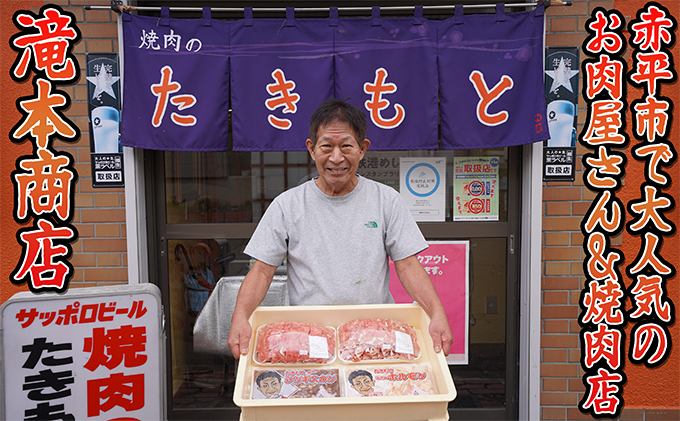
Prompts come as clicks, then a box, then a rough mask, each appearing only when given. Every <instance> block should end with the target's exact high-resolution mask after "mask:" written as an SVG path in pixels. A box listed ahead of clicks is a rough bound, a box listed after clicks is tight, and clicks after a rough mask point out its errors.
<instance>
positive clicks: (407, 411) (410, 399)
mask: <svg viewBox="0 0 680 421" xmlns="http://www.w3.org/2000/svg"><path fill="white" fill-rule="evenodd" d="M360 318H390V319H397V320H400V321H402V322H406V323H410V324H411V325H413V327H415V329H416V333H417V336H418V342H419V343H420V346H421V350H422V351H421V356H420V358H419V359H418V360H416V361H415V363H430V364H431V366H432V378H433V381H434V383H435V389H436V391H437V394H434V395H420V396H399V397H393V396H375V397H370V398H365V397H361V398H346V397H338V398H319V399H288V400H286V399H274V400H262V399H251V398H250V396H251V387H252V382H253V373H254V370H256V369H262V368H271V367H272V366H271V365H267V366H263V365H258V364H256V363H255V362H254V361H253V358H252V352H253V350H254V348H255V335H253V337H252V338H251V342H250V346H249V347H248V349H249V354H248V355H247V356H242V357H241V358H240V359H239V363H238V373H237V376H236V386H235V389H234V402H235V403H236V405H238V406H240V407H241V420H243V421H254V420H282V421H284V420H290V421H302V420H314V421H318V420H328V421H341V420H355V419H363V420H390V421H415V420H420V421H422V420H430V421H435V420H437V421H443V420H448V419H449V415H448V403H449V402H450V401H452V400H454V399H455V398H456V388H455V386H454V384H453V379H452V378H451V373H450V372H449V367H448V364H447V362H446V359H445V357H444V354H443V353H442V352H440V353H435V352H434V349H433V345H432V338H431V337H430V335H429V333H428V330H427V328H428V326H429V323H430V318H429V317H428V316H427V314H426V313H425V311H423V309H422V308H421V307H420V306H419V305H417V304H390V305H361V306H298V307H259V308H257V309H256V310H255V311H254V312H253V315H252V316H251V318H250V323H251V326H252V327H253V332H255V331H256V330H257V328H258V327H259V326H262V325H263V324H266V323H271V322H274V321H280V320H290V321H299V322H314V323H320V324H324V325H329V326H333V327H336V328H337V326H339V325H341V324H342V323H345V322H348V321H350V320H354V319H360ZM381 364H382V365H385V366H389V365H394V364H399V363H394V362H392V363H375V365H376V366H379V365H381ZM331 366H332V367H337V368H339V369H343V368H347V367H351V366H353V364H347V363H343V362H342V361H341V360H340V359H339V358H336V359H335V361H334V362H333V364H331ZM277 367H278V368H281V369H284V368H295V367H296V365H293V364H290V365H278V366H277Z"/></svg>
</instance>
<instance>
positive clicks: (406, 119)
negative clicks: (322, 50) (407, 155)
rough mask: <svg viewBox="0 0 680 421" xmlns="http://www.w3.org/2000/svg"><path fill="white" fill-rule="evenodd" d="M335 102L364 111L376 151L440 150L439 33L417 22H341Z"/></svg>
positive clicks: (419, 18) (376, 12)
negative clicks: (346, 102) (339, 100)
mask: <svg viewBox="0 0 680 421" xmlns="http://www.w3.org/2000/svg"><path fill="white" fill-rule="evenodd" d="M335 29H336V33H335V52H336V55H335V72H336V79H335V84H336V91H335V96H336V98H341V99H347V100H348V102H349V103H351V104H352V105H354V106H356V107H358V108H361V109H363V110H364V111H365V112H366V116H367V119H368V128H367V131H366V137H367V138H368V139H370V140H371V149H373V150H399V149H437V147H438V140H437V124H438V122H437V116H438V114H437V101H438V97H437V30H436V27H435V26H434V25H433V24H432V23H430V22H429V21H428V20H427V19H424V18H423V16H422V7H417V8H416V15H415V16H414V17H413V18H390V19H381V18H380V8H379V7H374V8H373V17H372V18H365V19H364V18H348V19H340V20H339V22H338V24H337V28H335Z"/></svg>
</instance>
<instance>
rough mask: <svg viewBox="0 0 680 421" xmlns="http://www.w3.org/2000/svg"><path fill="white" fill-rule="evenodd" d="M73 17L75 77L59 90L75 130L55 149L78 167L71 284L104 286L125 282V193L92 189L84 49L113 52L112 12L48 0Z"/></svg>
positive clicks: (85, 1) (94, 0)
mask: <svg viewBox="0 0 680 421" xmlns="http://www.w3.org/2000/svg"><path fill="white" fill-rule="evenodd" d="M45 3H50V4H57V5H59V6H61V7H62V8H63V9H64V10H66V11H68V12H71V13H73V14H74V15H75V17H76V21H77V22H76V23H77V25H78V28H79V29H80V31H81V34H82V39H81V40H80V42H79V43H78V44H76V45H75V48H74V54H75V56H76V58H77V59H78V63H79V65H80V71H81V74H80V80H79V81H78V82H77V84H75V85H72V86H70V87H67V88H63V89H64V90H65V91H66V92H67V93H68V94H69V96H70V97H71V101H72V103H71V108H70V109H69V110H68V111H67V112H66V115H67V116H68V118H70V119H71V120H72V121H73V122H75V124H76V125H77V126H78V128H79V129H80V133H81V136H80V139H79V140H78V141H77V142H75V143H70V142H57V143H55V148H56V149H57V150H59V151H65V152H68V153H70V154H71V155H72V156H73V159H74V161H75V165H74V166H75V168H76V170H77V171H78V183H77V185H76V193H75V207H76V210H75V212H74V218H73V225H74V226H75V227H76V228H77V229H78V234H79V239H78V241H77V242H76V243H75V244H73V256H72V258H71V263H72V264H73V267H74V270H75V274H74V277H73V279H72V280H71V287H85V286H104V285H113V284H121V283H127V279H128V275H127V252H126V249H127V246H126V235H125V194H124V189H123V188H93V187H92V173H91V167H90V132H89V130H90V129H89V124H88V117H87V112H88V103H87V100H88V98H87V81H86V79H85V77H86V68H85V65H86V62H85V59H86V58H85V54H86V53H110V52H118V27H117V15H116V13H114V12H113V11H111V10H85V8H84V6H86V5H88V6H91V5H102V6H110V4H111V2H110V0H49V1H46V2H45Z"/></svg>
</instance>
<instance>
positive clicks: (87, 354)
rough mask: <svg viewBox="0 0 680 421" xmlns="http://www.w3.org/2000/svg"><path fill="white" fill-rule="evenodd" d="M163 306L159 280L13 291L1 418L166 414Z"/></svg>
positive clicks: (6, 309) (7, 311)
mask: <svg viewBox="0 0 680 421" xmlns="http://www.w3.org/2000/svg"><path fill="white" fill-rule="evenodd" d="M161 309H162V307H161V298H160V291H159V290H158V288H157V287H156V286H155V285H153V284H139V285H121V286H113V287H98V288H80V289H71V290H69V291H68V292H67V293H66V294H62V295H57V294H44V295H43V294H41V295H36V294H32V293H29V292H22V293H19V294H16V295H14V296H13V297H12V298H10V299H9V300H8V301H7V302H6V303H5V304H3V306H2V307H1V321H2V325H1V326H2V349H1V352H2V354H1V357H2V367H3V371H4V375H3V376H2V390H3V392H4V393H3V395H4V396H2V399H3V400H4V402H3V405H1V406H2V409H0V419H6V420H24V419H26V420H28V419H36V420H37V419H63V420H88V419H91V420H95V419H96V420H113V419H124V420H127V421H133V420H140V421H142V420H152V419H153V420H161V419H165V414H164V411H165V404H164V393H165V387H164V375H163V373H164V367H165V363H164V361H165V351H164V344H165V342H164V332H163V331H162V310H161Z"/></svg>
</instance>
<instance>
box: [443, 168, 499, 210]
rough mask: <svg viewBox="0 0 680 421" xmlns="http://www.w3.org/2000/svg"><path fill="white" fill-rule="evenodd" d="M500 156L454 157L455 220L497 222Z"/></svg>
mask: <svg viewBox="0 0 680 421" xmlns="http://www.w3.org/2000/svg"><path fill="white" fill-rule="evenodd" d="M499 162H500V161H499V159H498V157H497V156H470V157H468V156H461V157H455V158H453V220H454V221H498V193H499V191H500V189H499V185H498V165H499Z"/></svg>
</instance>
